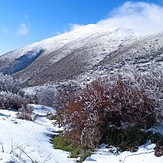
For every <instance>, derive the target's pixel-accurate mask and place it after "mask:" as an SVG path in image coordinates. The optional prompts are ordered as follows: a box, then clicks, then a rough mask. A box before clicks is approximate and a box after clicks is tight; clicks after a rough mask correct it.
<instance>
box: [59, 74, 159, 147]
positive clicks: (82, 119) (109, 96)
mask: <svg viewBox="0 0 163 163" xmlns="http://www.w3.org/2000/svg"><path fill="white" fill-rule="evenodd" d="M135 80H136V81H135ZM155 106H156V105H155V100H154V99H152V98H151V97H150V96H149V92H148V90H147V87H146V86H144V85H141V84H140V83H139V80H138V78H137V79H134V80H133V79H132V78H131V77H124V76H122V75H115V76H112V78H110V79H109V80H106V79H105V80H100V79H98V80H96V81H94V82H92V83H91V84H89V85H87V86H86V88H85V89H83V90H82V91H80V92H79V93H78V94H76V95H75V96H74V97H73V98H72V99H71V100H70V101H68V102H67V103H65V104H64V106H63V108H62V109H61V110H58V111H57V112H58V113H57V116H58V117H60V124H62V125H63V127H64V128H65V132H66V136H67V137H68V139H69V140H70V141H72V142H76V143H78V144H79V145H81V146H82V147H84V148H85V149H94V148H95V147H96V146H98V145H99V142H100V140H101V138H102V137H104V136H105V131H106V129H107V128H108V127H109V126H111V125H114V126H115V127H117V128H122V129H126V128H128V127H134V126H136V127H138V128H144V129H146V128H149V127H151V126H152V125H153V124H154V122H155V121H156V118H157V115H158V113H157V112H158V110H156V109H155Z"/></svg>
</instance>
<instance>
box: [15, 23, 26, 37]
mask: <svg viewBox="0 0 163 163" xmlns="http://www.w3.org/2000/svg"><path fill="white" fill-rule="evenodd" d="M17 34H18V35H27V34H28V28H27V25H26V24H25V23H21V24H20V25H19V27H18V29H17Z"/></svg>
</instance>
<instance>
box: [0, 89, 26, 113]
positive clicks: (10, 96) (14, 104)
mask: <svg viewBox="0 0 163 163" xmlns="http://www.w3.org/2000/svg"><path fill="white" fill-rule="evenodd" d="M26 104H27V100H26V99H25V98H23V97H22V96H20V95H18V94H15V93H11V92H5V91H2V92H0V108H1V109H16V110H18V109H19V108H21V107H22V106H26Z"/></svg>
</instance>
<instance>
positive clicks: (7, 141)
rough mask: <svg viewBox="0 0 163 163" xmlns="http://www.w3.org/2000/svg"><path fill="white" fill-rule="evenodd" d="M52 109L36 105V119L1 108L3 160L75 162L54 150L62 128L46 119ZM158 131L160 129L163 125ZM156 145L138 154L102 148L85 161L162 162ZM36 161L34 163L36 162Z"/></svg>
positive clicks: (14, 162)
mask: <svg viewBox="0 0 163 163" xmlns="http://www.w3.org/2000/svg"><path fill="white" fill-rule="evenodd" d="M49 109H50V108H44V110H42V106H35V113H37V114H38V116H37V119H36V120H35V121H34V122H31V121H26V120H20V119H17V118H16V114H17V112H15V111H11V110H10V111H9V110H0V163H75V162H76V161H75V159H72V158H69V153H68V152H65V151H62V150H58V149H54V148H53V145H52V143H51V138H52V136H53V133H54V132H55V131H56V130H58V128H57V127H55V126H54V125H53V124H52V121H50V120H48V119H47V118H46V114H47V112H49V111H51V110H49ZM155 130H157V131H160V130H162V127H160V126H159V127H157V128H155ZM154 147H155V145H154V144H150V143H148V144H146V145H144V146H141V147H140V148H139V150H138V151H137V152H135V153H131V152H122V153H120V154H115V153H111V152H110V151H109V149H106V148H104V147H101V149H97V150H95V152H94V153H93V154H92V155H91V156H90V157H88V158H87V159H86V160H85V161H84V163H92V162H95V163H162V162H163V157H156V156H154V149H153V148H154ZM32 161H33V162H32Z"/></svg>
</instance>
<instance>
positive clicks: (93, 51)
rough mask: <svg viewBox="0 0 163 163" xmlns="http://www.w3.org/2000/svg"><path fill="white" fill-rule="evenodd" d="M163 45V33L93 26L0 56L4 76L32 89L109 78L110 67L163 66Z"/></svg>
mask: <svg viewBox="0 0 163 163" xmlns="http://www.w3.org/2000/svg"><path fill="white" fill-rule="evenodd" d="M162 44H163V34H162V33H158V34H153V35H152V34H151V35H149V34H147V33H144V34H143V33H142V32H139V31H135V29H126V28H122V29H116V28H115V29H113V28H109V26H108V25H106V26H105V25H104V26H102V27H101V26H99V24H90V25H86V26H81V27H79V28H77V29H74V30H72V31H70V32H66V33H64V34H61V35H58V36H55V37H52V38H49V39H45V40H42V41H40V42H36V43H34V44H31V45H28V46H26V47H22V48H21V49H17V50H15V51H12V52H9V53H7V54H5V55H2V56H0V72H3V73H7V74H12V75H14V76H15V77H18V78H22V79H23V80H24V81H25V82H26V83H27V84H28V85H38V84H39V83H46V82H49V81H53V82H60V81H63V80H71V79H75V80H82V81H83V80H85V77H86V76H87V77H88V76H89V78H91V79H92V78H93V77H94V76H101V74H105V75H107V73H108V72H109V69H110V67H113V68H114V67H120V66H119V64H122V65H123V64H124V63H122V62H123V61H124V60H126V61H129V62H130V63H132V64H135V63H140V65H141V63H143V64H144V63H145V62H148V64H149V63H150V62H153V61H154V60H156V61H158V60H159V62H160V63H161V64H162V62H163V59H162V58H163V56H162V55H163V49H162ZM143 66H144V65H143ZM106 67H109V68H108V69H106ZM104 69H105V70H104ZM86 80H87V79H86ZM80 82H81V81H80Z"/></svg>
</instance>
